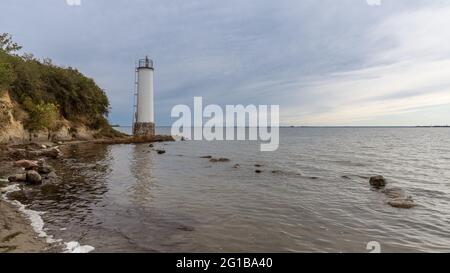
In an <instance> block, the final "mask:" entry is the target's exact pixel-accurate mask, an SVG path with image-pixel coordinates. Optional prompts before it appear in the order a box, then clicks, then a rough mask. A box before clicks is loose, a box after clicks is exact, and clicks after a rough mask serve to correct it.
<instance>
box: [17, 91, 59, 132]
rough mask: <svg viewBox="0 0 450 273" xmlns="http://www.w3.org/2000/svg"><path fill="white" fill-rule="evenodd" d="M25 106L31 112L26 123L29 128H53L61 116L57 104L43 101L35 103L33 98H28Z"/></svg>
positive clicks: (31, 129)
mask: <svg viewBox="0 0 450 273" xmlns="http://www.w3.org/2000/svg"><path fill="white" fill-rule="evenodd" d="M23 106H24V108H25V110H26V111H27V112H28V114H29V118H28V120H27V122H26V124H25V127H26V128H27V129H28V130H30V131H39V130H43V129H48V130H53V129H54V128H55V126H56V122H57V120H58V116H59V114H58V106H57V105H55V104H53V103H47V102H42V101H41V102H39V103H37V104H35V103H34V102H33V101H32V100H31V98H26V99H25V101H24V104H23Z"/></svg>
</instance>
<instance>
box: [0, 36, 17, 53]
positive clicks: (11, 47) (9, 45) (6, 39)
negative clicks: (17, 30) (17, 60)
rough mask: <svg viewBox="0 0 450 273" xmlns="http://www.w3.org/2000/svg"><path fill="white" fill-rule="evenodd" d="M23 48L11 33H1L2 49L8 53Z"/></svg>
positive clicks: (0, 43) (0, 46)
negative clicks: (13, 38) (14, 40)
mask: <svg viewBox="0 0 450 273" xmlns="http://www.w3.org/2000/svg"><path fill="white" fill-rule="evenodd" d="M21 49H22V46H20V45H18V44H17V43H15V42H13V40H12V37H11V34H9V33H3V34H0V50H1V51H3V52H6V53H8V54H11V53H14V52H17V51H19V50H21Z"/></svg>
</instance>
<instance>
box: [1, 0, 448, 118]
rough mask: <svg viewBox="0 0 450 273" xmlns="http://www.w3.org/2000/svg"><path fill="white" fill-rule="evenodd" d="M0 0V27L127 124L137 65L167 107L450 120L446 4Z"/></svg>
mask: <svg viewBox="0 0 450 273" xmlns="http://www.w3.org/2000/svg"><path fill="white" fill-rule="evenodd" d="M81 1H82V5H81V6H78V7H76V6H69V5H67V3H66V0H1V1H0V14H1V15H0V33H1V32H9V33H11V34H13V36H14V38H15V40H16V41H17V42H19V43H20V44H22V45H23V46H24V52H30V53H33V54H35V56H36V57H39V58H43V57H50V58H51V59H53V61H54V63H56V64H59V65H64V66H73V67H77V68H78V69H79V70H80V71H81V72H83V73H84V74H86V75H87V76H89V77H92V78H94V79H95V80H96V82H97V83H98V84H99V85H100V87H102V88H103V89H105V90H106V92H107V94H108V96H109V98H110V102H111V106H112V111H111V115H110V120H111V122H113V123H119V124H122V125H128V124H131V120H132V105H133V97H132V90H133V82H134V63H135V60H137V59H139V58H142V57H144V56H145V55H146V54H148V55H150V56H151V58H153V59H154V62H155V68H156V71H155V107H156V121H157V123H158V124H160V125H170V124H171V118H170V110H171V108H172V107H173V106H174V105H176V104H192V102H193V97H194V96H203V97H204V99H205V103H208V104H219V105H225V104H244V105H247V104H277V105H280V110H281V124H283V125H437V124H450V31H449V30H448V28H449V27H450V1H448V0H442V1H438V0H436V1H433V0H382V1H381V3H382V4H381V5H379V6H370V5H368V4H367V2H366V0H339V1H336V0H303V1H300V0H276V1H275V0H271V1H266V0H245V1H244V0H227V1H218V0H189V1H188V0H114V1H111V0H81Z"/></svg>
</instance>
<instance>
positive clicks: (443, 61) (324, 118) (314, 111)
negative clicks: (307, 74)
mask: <svg viewBox="0 0 450 273" xmlns="http://www.w3.org/2000/svg"><path fill="white" fill-rule="evenodd" d="M448 24H450V7H449V6H448V5H447V6H445V7H442V6H435V7H427V8H421V9H418V10H416V11H408V12H404V13H400V14H396V15H394V16H391V17H388V18H386V19H384V20H383V21H382V22H380V23H379V24H377V25H376V26H374V27H372V28H370V31H368V33H367V34H366V41H368V42H367V43H366V45H367V46H368V47H372V48H376V47H377V44H379V45H380V46H379V47H380V48H381V50H379V51H377V52H374V53H373V54H371V55H368V56H367V57H366V60H365V61H364V62H363V64H362V68H360V69H355V70H349V71H342V72H339V73H333V74H330V75H326V76H324V77H323V78H322V79H320V80H316V81H315V82H311V83H310V84H309V86H307V87H303V88H300V90H299V92H297V94H298V95H297V97H296V99H292V103H291V104H290V105H289V106H288V107H287V109H285V112H284V116H285V119H284V122H286V123H288V124H299V123H300V124H307V125H354V124H380V123H379V120H383V122H384V124H385V125H393V124H389V118H392V120H393V121H394V122H398V120H397V119H395V116H396V115H402V114H404V113H406V112H407V113H408V114H409V120H403V121H402V123H403V124H405V125H417V124H415V122H417V119H416V118H415V117H416V116H417V115H421V114H423V113H422V112H423V111H433V109H432V107H434V106H436V107H438V106H442V105H450V78H449V77H448V75H450V35H449V34H448V33H447V32H445V31H443V26H445V25H448ZM386 44H388V45H390V46H389V47H385V46H384V45H386ZM305 94H310V96H315V97H316V98H317V100H314V101H313V102H312V103H309V104H308V105H304V106H303V107H298V105H301V104H302V103H301V101H302V98H303V97H304V96H305ZM430 107H431V108H430ZM297 109H301V110H302V111H301V112H300V113H299V114H297V115H296V114H295V113H296V111H297ZM324 109H325V110H324ZM441 121H442V119H439V121H436V122H441ZM428 122H429V123H433V122H435V121H432V120H430V121H428Z"/></svg>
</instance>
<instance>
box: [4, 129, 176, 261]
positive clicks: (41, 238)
mask: <svg viewBox="0 0 450 273" xmlns="http://www.w3.org/2000/svg"><path fill="white" fill-rule="evenodd" d="M169 141H174V139H173V137H171V136H154V137H150V138H148V137H138V138H136V137H121V138H113V139H96V140H73V141H68V142H64V143H62V142H59V143H54V142H49V141H47V142H32V143H10V144H2V145H0V253H38V252H44V253H48V252H50V253H54V252H90V251H92V250H94V248H93V247H91V246H81V245H80V244H79V243H78V242H62V240H55V239H54V238H53V237H52V236H51V235H47V234H46V233H45V231H44V223H43V221H42V218H40V216H39V214H40V213H39V212H35V211H30V210H27V209H26V207H25V206H24V205H22V204H20V203H19V202H17V201H13V200H9V199H8V198H7V196H6V195H8V194H9V193H11V192H14V191H15V190H14V189H13V190H11V188H13V187H18V186H22V185H24V187H26V186H25V185H26V183H23V182H10V181H8V177H10V176H14V175H15V174H17V173H23V172H24V171H25V169H23V168H18V167H16V166H14V162H16V161H17V160H37V159H39V158H48V157H52V156H53V155H52V154H50V155H49V154H48V153H47V151H49V150H52V151H59V147H61V146H67V145H83V144H87V143H94V144H102V145H116V144H138V143H154V142H169ZM63 156H64V155H63V154H61V153H59V154H58V153H57V154H56V155H55V157H63ZM51 179H52V178H50V179H48V178H47V180H48V183H52V181H51ZM47 180H45V181H46V182H47ZM15 202H16V203H15Z"/></svg>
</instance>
